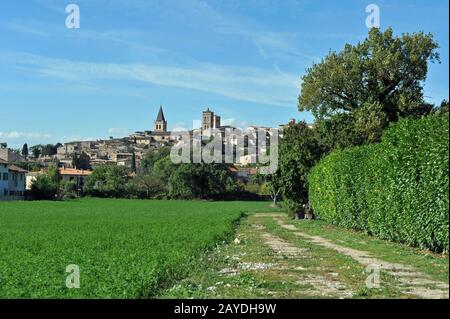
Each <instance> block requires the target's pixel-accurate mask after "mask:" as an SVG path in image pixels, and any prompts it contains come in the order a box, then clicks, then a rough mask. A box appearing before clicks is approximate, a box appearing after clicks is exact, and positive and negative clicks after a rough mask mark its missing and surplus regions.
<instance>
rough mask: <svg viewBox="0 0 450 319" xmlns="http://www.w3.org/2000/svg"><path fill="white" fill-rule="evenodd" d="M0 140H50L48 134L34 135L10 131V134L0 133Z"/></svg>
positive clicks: (32, 133)
mask: <svg viewBox="0 0 450 319" xmlns="http://www.w3.org/2000/svg"><path fill="white" fill-rule="evenodd" d="M0 138H4V139H27V138H29V139H48V138H51V135H50V134H46V133H34V132H18V131H10V132H1V131H0Z"/></svg>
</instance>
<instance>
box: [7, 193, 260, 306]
mask: <svg viewBox="0 0 450 319" xmlns="http://www.w3.org/2000/svg"><path fill="white" fill-rule="evenodd" d="M258 209H267V203H264V202H261V203H258V202H201V201H131V200H109V199H85V200H79V201H68V202H14V203H0V298H151V297H152V296H155V295H156V294H157V293H158V291H159V290H160V289H163V288H165V287H167V286H168V285H171V284H173V283H174V282H175V281H176V280H178V279H181V278H183V277H184V276H186V275H187V274H188V273H189V272H190V271H192V269H193V267H195V266H196V265H197V264H198V263H199V262H200V260H201V258H202V256H203V255H204V252H205V251H206V250H208V249H210V248H212V247H214V246H215V245H216V244H218V243H221V242H222V241H224V240H228V239H231V238H232V236H233V233H234V229H235V224H236V222H237V221H238V220H239V219H240V217H241V215H242V213H245V212H250V211H253V210H258ZM69 265H76V266H78V267H79V270H80V277H79V278H80V281H79V282H80V287H79V289H69V288H67V286H66V280H67V277H68V276H70V275H71V274H72V273H71V272H70V271H69V272H66V270H67V267H68V266H69Z"/></svg>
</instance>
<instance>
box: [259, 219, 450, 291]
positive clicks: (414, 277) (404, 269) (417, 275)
mask: <svg viewBox="0 0 450 319" xmlns="http://www.w3.org/2000/svg"><path fill="white" fill-rule="evenodd" d="M262 216H266V217H267V215H265V214H257V215H256V217H262ZM271 217H273V218H274V219H275V220H276V222H277V223H278V225H279V226H281V227H282V228H284V229H287V230H290V231H292V232H293V234H294V235H296V236H300V237H302V238H304V239H306V240H308V241H310V242H312V243H314V244H317V245H320V246H322V247H326V248H329V249H333V250H335V251H337V252H338V253H340V254H343V255H345V256H348V257H350V258H352V259H354V260H356V261H357V262H359V263H360V264H362V265H364V266H371V267H372V269H374V268H378V269H380V270H381V271H384V272H386V273H388V274H390V275H392V276H393V277H395V278H396V280H397V281H398V282H399V289H400V290H401V291H402V292H404V293H407V294H411V295H415V296H418V297H421V298H425V299H443V298H447V299H448V298H449V285H448V284H447V283H445V282H440V281H436V280H433V279H432V278H430V276H428V275H426V274H424V273H421V272H418V271H416V270H414V268H413V267H411V266H409V265H403V264H399V263H390V262H386V261H384V260H381V259H378V258H374V257H372V256H371V254H370V253H369V252H367V251H361V250H356V249H352V248H348V247H345V246H341V245H338V244H335V243H333V242H331V241H330V240H328V239H325V238H323V237H320V236H311V235H308V234H305V233H303V232H300V231H299V230H298V228H297V227H295V226H294V225H292V224H287V223H285V222H284V220H283V215H282V214H280V215H278V216H276V215H274V214H272V215H271Z"/></svg>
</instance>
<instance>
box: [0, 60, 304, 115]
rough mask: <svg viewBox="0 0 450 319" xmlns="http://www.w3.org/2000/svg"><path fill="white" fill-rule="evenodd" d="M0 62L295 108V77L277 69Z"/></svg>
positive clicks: (50, 73) (82, 78)
mask: <svg viewBox="0 0 450 319" xmlns="http://www.w3.org/2000/svg"><path fill="white" fill-rule="evenodd" d="M0 61H2V62H3V63H10V64H14V65H16V67H18V68H20V69H22V70H26V71H27V72H28V75H29V74H30V73H34V74H35V75H38V76H45V77H54V78H59V79H63V80H66V81H69V82H74V83H77V84H79V83H87V82H91V81H93V80H105V79H106V80H128V81H139V82H144V83H148V84H153V85H161V86H167V87H175V88H182V89H191V90H198V91H203V92H209V93H214V94H218V95H222V96H225V97H228V98H232V99H236V100H241V101H246V102H253V103H258V104H265V105H274V106H284V107H295V105H296V98H297V94H298V85H299V79H297V77H296V76H293V75H289V74H285V73H280V72H278V71H277V70H266V69H261V68H254V67H242V66H231V65H220V64H208V63H197V64H195V65H192V66H189V67H179V66H165V65H150V64H119V63H90V62H77V61H70V60H63V59H51V58H46V57H42V56H37V55H32V54H26V53H20V52H10V53H0ZM0 63H1V62H0Z"/></svg>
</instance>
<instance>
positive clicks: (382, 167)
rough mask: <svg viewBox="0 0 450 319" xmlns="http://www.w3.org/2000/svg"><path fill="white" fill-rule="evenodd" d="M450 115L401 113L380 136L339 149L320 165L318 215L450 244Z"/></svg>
mask: <svg viewBox="0 0 450 319" xmlns="http://www.w3.org/2000/svg"><path fill="white" fill-rule="evenodd" d="M448 130H449V117H448V114H446V115H433V116H429V117H426V118H422V119H419V120H416V119H404V120H401V121H399V122H398V123H396V124H395V125H393V126H392V127H390V128H389V129H387V131H386V132H385V134H384V135H383V139H382V142H381V143H379V144H372V145H365V146H359V147H353V148H348V149H346V150H336V151H334V152H333V153H331V154H330V155H328V156H326V157H325V158H324V159H322V160H321V161H320V163H319V164H318V165H316V166H315V167H314V168H313V169H312V172H311V175H310V177H309V181H310V185H309V195H310V200H311V203H312V206H313V208H314V211H315V213H316V215H317V216H318V217H319V218H321V219H323V220H326V221H328V222H331V223H334V224H337V225H341V226H345V227H349V228H354V229H357V230H363V231H366V232H368V233H369V234H373V235H376V236H378V237H380V238H383V239H389V240H393V241H399V242H403V243H406V244H409V245H414V246H418V247H421V248H428V249H433V250H436V251H445V252H448V220H449V216H448V214H449V198H448V196H449V193H448V192H449V176H448V170H449V139H448V136H449V135H448V134H449V131H448Z"/></svg>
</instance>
